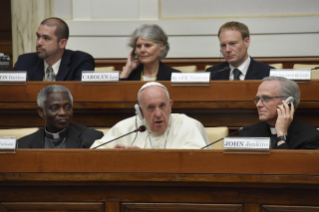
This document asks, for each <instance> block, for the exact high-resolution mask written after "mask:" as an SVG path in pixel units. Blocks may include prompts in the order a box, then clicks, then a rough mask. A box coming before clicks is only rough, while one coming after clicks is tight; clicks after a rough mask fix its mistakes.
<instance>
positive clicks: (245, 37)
mask: <svg viewBox="0 0 319 212" xmlns="http://www.w3.org/2000/svg"><path fill="white" fill-rule="evenodd" d="M218 38H219V43H220V52H221V53H222V54H223V56H224V58H225V60H226V62H223V63H219V64H217V65H216V66H213V67H210V68H208V69H207V70H206V72H211V80H253V79H263V78H264V77H267V76H269V72H270V69H274V68H273V67H271V66H268V65H266V64H264V63H260V62H257V61H255V60H254V59H252V58H251V57H249V56H248V47H249V44H250V35H249V29H248V27H247V26H246V25H245V24H243V23H239V22H227V23H225V24H224V25H222V26H221V27H220V28H219V31H218Z"/></svg>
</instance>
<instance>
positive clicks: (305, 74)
mask: <svg viewBox="0 0 319 212" xmlns="http://www.w3.org/2000/svg"><path fill="white" fill-rule="evenodd" d="M269 75H270V76H276V77H285V78H287V79H291V80H310V78H311V69H271V70H270V74H269Z"/></svg>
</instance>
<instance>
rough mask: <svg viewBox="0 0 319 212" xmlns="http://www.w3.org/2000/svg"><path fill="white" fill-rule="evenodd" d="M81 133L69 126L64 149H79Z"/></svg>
mask: <svg viewBox="0 0 319 212" xmlns="http://www.w3.org/2000/svg"><path fill="white" fill-rule="evenodd" d="M81 134H82V133H81V132H80V131H78V130H77V129H75V127H74V126H73V125H72V124H70V129H69V132H68V135H67V139H66V148H67V149H70V148H71V149H72V148H80V144H81V142H82V137H81Z"/></svg>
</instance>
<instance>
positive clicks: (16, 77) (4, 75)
mask: <svg viewBox="0 0 319 212" xmlns="http://www.w3.org/2000/svg"><path fill="white" fill-rule="evenodd" d="M26 81H27V72H21V71H19V72H15V71H7V72H3V71H1V72H0V82H26Z"/></svg>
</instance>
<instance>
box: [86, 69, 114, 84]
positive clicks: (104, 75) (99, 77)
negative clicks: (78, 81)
mask: <svg viewBox="0 0 319 212" xmlns="http://www.w3.org/2000/svg"><path fill="white" fill-rule="evenodd" d="M119 79H120V74H119V71H98V72H94V71H82V82H118V81H119Z"/></svg>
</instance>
